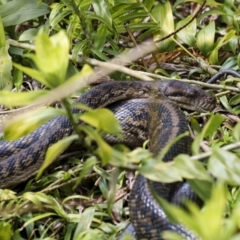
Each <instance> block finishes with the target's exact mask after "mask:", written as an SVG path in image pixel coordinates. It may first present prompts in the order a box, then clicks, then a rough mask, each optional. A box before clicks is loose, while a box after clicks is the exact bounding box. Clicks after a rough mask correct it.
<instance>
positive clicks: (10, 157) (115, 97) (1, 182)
mask: <svg viewBox="0 0 240 240" xmlns="http://www.w3.org/2000/svg"><path fill="white" fill-rule="evenodd" d="M123 100H124V101H123ZM126 100H127V101H126ZM122 101H123V102H122ZM76 102H77V103H79V102H80V103H82V104H86V105H88V106H89V107H92V108H98V107H105V106H109V105H110V109H111V110H112V111H113V112H114V113H115V115H116V117H117V118H118V119H119V120H120V122H121V125H122V129H123V135H124V140H123V142H124V143H125V144H128V145H130V146H131V147H136V146H139V145H141V144H142V143H143V141H145V140H146V139H148V138H149V139H150V143H149V149H150V151H151V152H152V153H153V155H154V156H156V155H157V154H158V153H159V152H160V151H161V150H162V149H163V148H164V147H165V146H166V145H167V144H168V143H169V142H171V141H172V140H173V139H174V138H176V137H177V136H178V135H179V134H181V133H184V132H186V131H188V124H187V121H186V118H185V116H184V115H183V113H182V112H181V111H180V110H178V108H177V107H176V106H175V105H174V104H173V103H172V102H174V103H175V104H176V105H177V106H179V107H183V108H186V109H190V110H196V111H200V112H205V111H211V110H212V109H213V108H214V106H215V98H214V97H213V96H211V95H209V94H207V93H206V92H204V91H203V90H202V89H200V88H199V87H196V86H191V85H188V84H185V83H182V82H179V81H176V80H172V81H155V82H141V81H133V82H130V81H128V82H122V81H112V82H108V83H104V84H101V85H98V86H96V87H94V88H92V89H91V90H89V91H88V92H86V93H85V94H83V95H82V96H81V97H80V98H79V99H78V100H77V101H76ZM73 112H75V113H76V112H79V110H77V109H73ZM72 132H73V128H72V126H71V124H70V122H69V120H68V119H67V118H66V117H64V116H59V117H57V118H54V119H52V120H51V121H49V122H48V123H46V124H45V125H43V126H41V127H40V128H39V129H37V130H36V131H35V132H33V133H31V134H30V135H28V136H26V137H24V138H22V139H20V140H17V141H13V142H10V141H1V144H0V158H1V159H2V160H1V161H0V188H9V187H13V186H15V185H17V184H19V183H20V182H23V181H25V180H27V179H29V177H31V176H33V175H34V174H35V173H36V172H37V170H38V169H39V168H40V166H41V165H42V163H43V161H44V157H45V153H46V151H47V149H48V147H49V146H51V145H52V144H53V143H55V142H57V141H58V140H60V139H62V138H64V137H66V136H68V135H70V134H72ZM109 140H110V141H112V142H114V141H115V140H114V138H112V139H111V137H110V138H109ZM190 145H191V140H190V137H184V138H183V139H181V141H178V142H177V143H175V144H174V145H173V146H172V147H171V148H170V150H169V152H168V153H167V154H166V155H165V157H164V159H163V160H164V161H171V160H172V159H173V158H174V157H175V156H176V155H177V154H179V153H189V149H190ZM152 189H154V190H155V191H156V192H157V194H159V195H160V196H161V197H162V198H164V199H167V200H171V198H172V199H173V200H172V201H173V202H174V201H175V202H178V197H179V196H181V195H182V194H183V193H184V194H185V193H186V194H188V193H187V191H186V189H188V187H187V186H186V184H182V185H180V184H178V183H174V184H161V183H156V182H150V181H148V180H147V179H146V178H144V177H143V176H141V175H139V176H138V177H137V179H136V181H135V184H134V186H133V189H132V191H131V194H130V206H129V207H130V216H131V222H132V224H133V226H134V229H135V231H136V238H137V239H142V238H146V239H161V237H160V235H161V233H162V231H164V230H174V231H176V232H178V233H180V234H181V235H182V236H183V237H185V238H186V239H197V238H196V237H195V236H194V235H193V234H192V233H191V232H190V231H188V230H186V229H185V228H184V227H183V226H181V225H176V224H172V223H170V222H169V221H168V219H167V217H166V215H165V213H164V211H163V210H162V208H161V207H160V206H159V204H158V203H157V202H156V200H155V198H154V196H153V193H152ZM174 199H176V200H174Z"/></svg>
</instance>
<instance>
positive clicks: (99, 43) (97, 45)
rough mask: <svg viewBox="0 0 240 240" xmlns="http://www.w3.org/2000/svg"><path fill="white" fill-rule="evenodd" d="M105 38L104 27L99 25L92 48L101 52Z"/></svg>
mask: <svg viewBox="0 0 240 240" xmlns="http://www.w3.org/2000/svg"><path fill="white" fill-rule="evenodd" d="M106 37H107V27H106V25H103V24H102V25H100V27H99V28H98V31H97V33H96V36H95V40H94V44H93V47H94V49H96V50H98V51H100V52H101V51H102V50H103V47H104V44H105V41H106Z"/></svg>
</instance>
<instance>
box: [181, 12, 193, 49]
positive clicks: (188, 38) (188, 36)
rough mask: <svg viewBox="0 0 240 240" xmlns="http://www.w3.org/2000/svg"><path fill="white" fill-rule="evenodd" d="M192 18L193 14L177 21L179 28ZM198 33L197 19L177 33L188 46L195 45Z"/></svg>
mask: <svg viewBox="0 0 240 240" xmlns="http://www.w3.org/2000/svg"><path fill="white" fill-rule="evenodd" d="M191 18H192V16H191V15H189V16H188V17H186V18H184V19H183V20H181V21H179V22H178V23H177V29H178V28H180V27H181V26H183V25H184V24H186V23H187V22H189V20H190V19H191ZM196 33H197V23H196V19H194V20H193V21H192V22H191V23H190V24H188V25H187V26H186V27H185V28H183V29H182V30H181V31H180V32H178V33H177V36H178V37H179V38H180V39H181V40H182V41H183V42H184V43H185V44H187V45H188V46H190V47H194V45H195V42H196V40H195V36H196Z"/></svg>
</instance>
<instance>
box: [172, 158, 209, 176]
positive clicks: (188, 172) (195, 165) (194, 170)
mask: <svg viewBox="0 0 240 240" xmlns="http://www.w3.org/2000/svg"><path fill="white" fill-rule="evenodd" d="M174 165H175V167H176V168H177V169H178V170H179V172H180V173H181V176H182V177H183V178H187V179H199V180H206V181H211V180H212V179H211V177H210V176H209V174H208V172H207V171H206V169H205V168H204V166H203V164H202V163H200V162H198V161H192V160H191V159H190V157H189V156H188V155H185V154H180V155H178V156H177V157H176V158H174Z"/></svg>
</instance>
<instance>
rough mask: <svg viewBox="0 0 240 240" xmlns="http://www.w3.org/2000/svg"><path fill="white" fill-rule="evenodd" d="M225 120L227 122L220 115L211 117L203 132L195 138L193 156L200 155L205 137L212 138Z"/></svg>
mask: <svg viewBox="0 0 240 240" xmlns="http://www.w3.org/2000/svg"><path fill="white" fill-rule="evenodd" d="M224 120H225V117H223V116H222V115H220V114H216V115H212V116H211V117H210V119H209V120H208V122H207V124H205V126H204V128H203V130H202V132H201V133H200V134H199V135H198V136H197V137H196V138H195V140H194V142H193V144H192V152H193V154H198V153H199V150H200V144H201V141H202V140H203V139H204V137H208V136H211V135H212V134H213V133H214V132H215V131H216V129H217V128H218V127H219V126H220V125H221V123H222V122H223V121H224Z"/></svg>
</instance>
